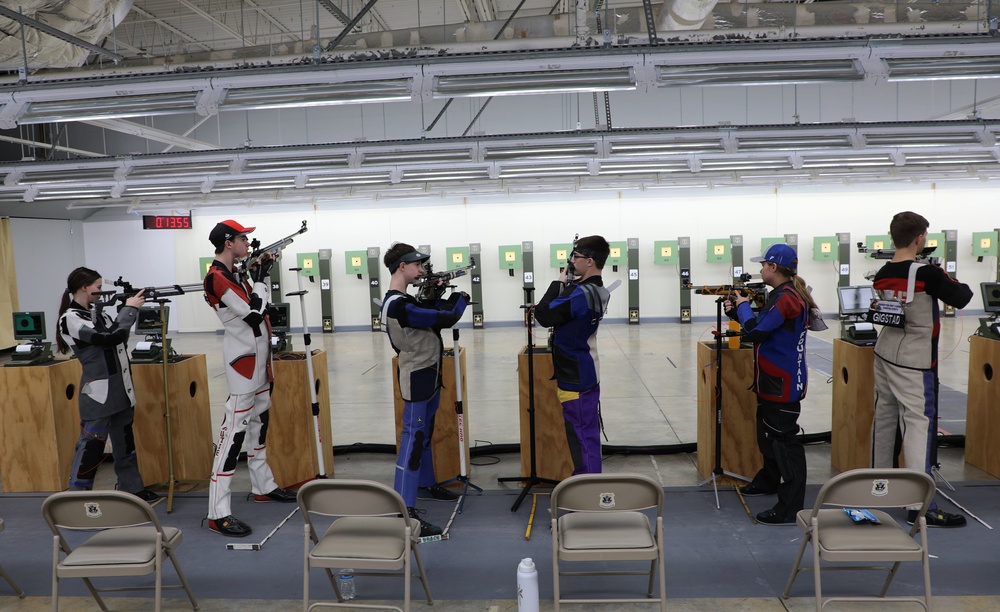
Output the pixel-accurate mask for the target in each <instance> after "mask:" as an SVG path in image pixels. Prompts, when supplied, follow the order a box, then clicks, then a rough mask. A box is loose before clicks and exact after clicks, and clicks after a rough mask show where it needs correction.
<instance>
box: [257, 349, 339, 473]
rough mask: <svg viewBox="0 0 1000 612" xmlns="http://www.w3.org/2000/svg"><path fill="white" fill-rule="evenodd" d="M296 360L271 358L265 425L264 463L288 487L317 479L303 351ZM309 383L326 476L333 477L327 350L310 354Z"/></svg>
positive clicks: (311, 416)
mask: <svg viewBox="0 0 1000 612" xmlns="http://www.w3.org/2000/svg"><path fill="white" fill-rule="evenodd" d="M291 355H296V356H297V358H295V359H289V358H286V359H275V360H274V391H273V392H272V393H271V410H270V420H269V421H268V426H267V464H268V465H269V466H270V467H271V471H272V472H274V480H275V482H277V483H278V486H279V487H282V488H288V487H294V486H296V485H299V484H302V483H304V482H306V481H309V480H312V479H313V478H316V476H317V475H318V474H319V461H317V459H316V457H317V455H316V433H315V432H316V421H315V419H314V418H313V414H312V398H311V396H310V393H309V387H308V386H306V385H307V384H308V383H309V371H308V366H307V363H306V356H305V353H291ZM312 363H313V375H314V380H313V381H312V384H313V385H314V386H315V388H316V401H317V402H318V403H319V422H320V438H321V443H322V445H323V462H324V467H325V468H326V476H327V477H328V478H333V442H332V440H333V433H332V431H331V423H330V391H329V388H328V386H327V384H328V382H327V381H328V380H329V378H328V376H327V367H326V351H324V350H320V349H314V350H313V353H312Z"/></svg>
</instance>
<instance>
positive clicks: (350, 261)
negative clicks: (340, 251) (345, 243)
mask: <svg viewBox="0 0 1000 612" xmlns="http://www.w3.org/2000/svg"><path fill="white" fill-rule="evenodd" d="M367 258H368V254H367V253H366V252H365V251H346V252H345V253H344V268H345V270H346V271H347V273H348V274H357V275H358V278H361V275H362V274H364V273H365V269H366V268H367V267H368V262H367V261H365V260H366V259H367Z"/></svg>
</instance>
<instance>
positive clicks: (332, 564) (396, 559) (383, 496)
mask: <svg viewBox="0 0 1000 612" xmlns="http://www.w3.org/2000/svg"><path fill="white" fill-rule="evenodd" d="M298 501H299V509H300V510H301V511H302V516H303V518H304V519H305V535H304V539H305V553H304V559H303V568H302V569H303V581H302V588H303V591H302V609H303V610H304V611H308V610H312V609H313V608H316V607H344V608H377V609H390V610H398V609H399V608H397V607H394V606H378V605H364V604H351V603H344V599H343V598H342V597H341V594H340V589H339V588H338V587H337V582H336V580H334V574H333V572H332V571H331V568H352V569H354V570H355V572H354V575H355V576H399V575H400V573H399V572H393V571H390V570H398V569H400V568H402V569H403V572H402V576H403V609H404V610H406V611H407V612H408V611H409V609H410V578H411V569H410V552H411V551H412V552H413V559H414V560H416V562H417V574H416V576H417V577H418V578H419V579H420V583H421V584H422V585H423V587H424V593H425V594H426V595H427V604H428V605H431V604H433V603H434V600H433V599H431V590H430V587H429V586H428V585H427V574H426V572H424V566H423V564H422V563H421V561H420V553H419V551H418V550H417V546H418V544H419V536H420V521H419V520H418V519H411V518H409V514H408V512H407V510H406V504H405V503H404V502H403V498H402V497H400V496H399V493H396V492H395V491H394V490H393V489H392V488H390V487H387V486H385V485H383V484H381V483H378V482H372V481H368V480H312V481H310V482H307V483H306V484H304V485H302V487H301V488H300V489H299V492H298ZM318 516H324V517H335V519H334V521H333V523H332V524H331V525H330V526H329V528H328V529H327V530H326V531H325V532H324V533H323V535H322V536H319V535H318V531H317V529H316V525H315V523H314V519H315V518H318ZM403 517H406V518H403ZM314 567H321V568H323V569H324V570H325V571H326V575H327V578H328V579H329V580H330V584H331V585H333V592H334V594H335V595H336V596H337V602H338V603H333V602H316V603H314V604H312V605H309V570H310V569H311V568H314ZM359 569H360V570H379V571H370V572H363V571H356V570H359Z"/></svg>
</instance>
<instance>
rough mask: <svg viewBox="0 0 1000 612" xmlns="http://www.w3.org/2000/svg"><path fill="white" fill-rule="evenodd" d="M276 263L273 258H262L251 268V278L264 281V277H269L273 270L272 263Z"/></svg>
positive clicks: (258, 281) (257, 281)
mask: <svg viewBox="0 0 1000 612" xmlns="http://www.w3.org/2000/svg"><path fill="white" fill-rule="evenodd" d="M273 263H274V260H273V259H269V258H268V259H264V258H261V260H260V261H259V262H257V265H255V266H252V267H251V268H250V278H251V279H253V282H255V283H262V282H264V279H265V278H267V275H268V273H270V272H271V265H272V264H273Z"/></svg>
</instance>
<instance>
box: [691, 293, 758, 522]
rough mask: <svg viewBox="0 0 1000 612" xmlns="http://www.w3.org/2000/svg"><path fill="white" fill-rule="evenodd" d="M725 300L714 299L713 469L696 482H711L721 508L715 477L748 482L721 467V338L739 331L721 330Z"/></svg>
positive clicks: (716, 500)
mask: <svg viewBox="0 0 1000 612" xmlns="http://www.w3.org/2000/svg"><path fill="white" fill-rule="evenodd" d="M724 301H725V298H724V297H720V298H719V299H717V300H715V310H716V313H715V318H716V329H715V469H713V470H712V475H711V476H709V477H708V478H706V479H705V480H702V481H701V482H699V483H698V485H699V486H701V485H704V484H707V483H709V482H711V483H712V489H713V490H714V491H715V507H716V508H721V507H722V506H721V504H719V483H718V481H717V479H718V478H719V477H720V476H729V477H730V478H736V479H739V480H745V481H747V482H750V479H749V478H747V477H746V476H741V475H739V474H734V473H732V472H727V471H726V470H724V469H722V339H723V338H729V337H732V336H738V335H739V332H731V331H722V303H723V302H724Z"/></svg>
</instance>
